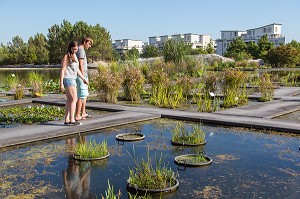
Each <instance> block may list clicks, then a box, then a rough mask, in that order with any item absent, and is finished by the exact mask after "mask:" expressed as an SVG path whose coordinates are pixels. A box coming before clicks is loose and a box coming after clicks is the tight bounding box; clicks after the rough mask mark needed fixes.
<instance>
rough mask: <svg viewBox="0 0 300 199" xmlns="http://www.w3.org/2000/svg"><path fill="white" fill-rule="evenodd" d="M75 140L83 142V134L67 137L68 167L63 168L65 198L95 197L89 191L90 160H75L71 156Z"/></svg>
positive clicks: (84, 140)
mask: <svg viewBox="0 0 300 199" xmlns="http://www.w3.org/2000/svg"><path fill="white" fill-rule="evenodd" d="M76 140H78V142H80V143H85V142H86V138H85V136H78V137H77V138H67V139H66V148H67V153H68V155H69V157H68V167H67V169H65V170H63V183H64V188H65V193H66V198H67V199H77V198H81V199H87V198H95V197H94V196H93V194H91V193H90V181H91V180H90V179H91V162H85V161H77V160H75V159H74V158H73V155H74V151H75V147H76Z"/></svg>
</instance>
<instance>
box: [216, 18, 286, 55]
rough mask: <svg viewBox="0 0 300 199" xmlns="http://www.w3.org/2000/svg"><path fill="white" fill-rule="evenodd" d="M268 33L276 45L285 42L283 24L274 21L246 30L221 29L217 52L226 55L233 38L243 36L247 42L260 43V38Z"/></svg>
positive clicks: (217, 41) (270, 39)
mask: <svg viewBox="0 0 300 199" xmlns="http://www.w3.org/2000/svg"><path fill="white" fill-rule="evenodd" d="M263 35H267V36H268V39H269V41H270V42H272V43H274V44H275V46H279V45H280V44H285V37H284V35H282V34H281V24H277V23H273V24H270V25H266V26H262V27H259V28H253V29H248V30H246V31H240V30H224V31H221V39H217V40H216V44H217V52H216V53H217V54H218V55H224V53H226V49H227V48H228V46H229V44H230V43H232V41H233V39H235V38H237V37H242V38H243V39H244V41H245V43H248V42H251V41H253V42H255V43H256V44H257V43H258V41H259V39H260V38H261V37H262V36H263Z"/></svg>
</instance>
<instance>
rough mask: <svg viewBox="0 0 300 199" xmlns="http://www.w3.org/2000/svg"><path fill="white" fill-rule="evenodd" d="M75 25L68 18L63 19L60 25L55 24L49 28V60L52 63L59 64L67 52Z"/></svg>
mask: <svg viewBox="0 0 300 199" xmlns="http://www.w3.org/2000/svg"><path fill="white" fill-rule="evenodd" d="M72 30H73V26H72V24H71V23H70V22H68V21H67V20H63V23H62V24H61V25H60V26H59V25H57V24H54V25H53V26H52V27H51V28H49V29H48V35H47V37H48V45H49V49H48V50H49V62H50V63H51V64H58V63H60V61H61V58H62V57H63V54H64V53H65V52H66V50H67V47H68V44H69V42H70V41H72V40H74V39H73V38H71V32H72Z"/></svg>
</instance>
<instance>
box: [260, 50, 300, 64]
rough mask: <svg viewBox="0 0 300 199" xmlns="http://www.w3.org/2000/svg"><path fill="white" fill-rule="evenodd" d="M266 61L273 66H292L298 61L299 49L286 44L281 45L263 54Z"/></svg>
mask: <svg viewBox="0 0 300 199" xmlns="http://www.w3.org/2000/svg"><path fill="white" fill-rule="evenodd" d="M265 59H266V61H267V62H268V63H269V64H270V65H271V66H273V67H276V68H279V67H294V66H295V65H296V64H297V63H299V61H300V59H299V51H298V50H297V49H296V48H294V47H292V46H288V45H281V46H278V47H276V48H273V49H271V50H270V51H269V52H268V53H267V54H266V55H265Z"/></svg>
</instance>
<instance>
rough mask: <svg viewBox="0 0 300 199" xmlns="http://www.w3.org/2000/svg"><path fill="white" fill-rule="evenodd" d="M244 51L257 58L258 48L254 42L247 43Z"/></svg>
mask: <svg viewBox="0 0 300 199" xmlns="http://www.w3.org/2000/svg"><path fill="white" fill-rule="evenodd" d="M246 51H247V52H248V53H249V54H250V55H251V56H252V57H253V58H254V59H257V58H258V46H257V44H256V43H255V42H254V41H250V42H249V43H247V46H246Z"/></svg>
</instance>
